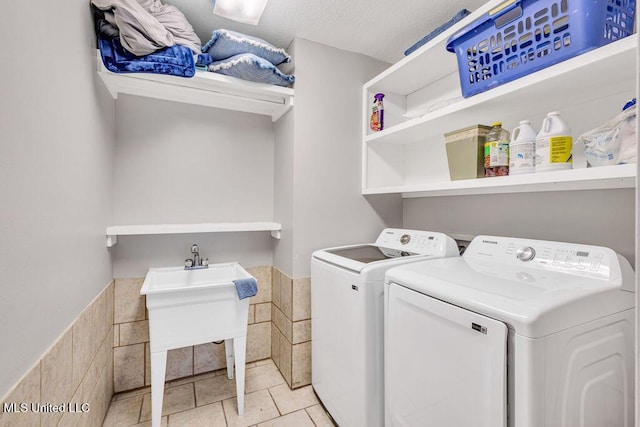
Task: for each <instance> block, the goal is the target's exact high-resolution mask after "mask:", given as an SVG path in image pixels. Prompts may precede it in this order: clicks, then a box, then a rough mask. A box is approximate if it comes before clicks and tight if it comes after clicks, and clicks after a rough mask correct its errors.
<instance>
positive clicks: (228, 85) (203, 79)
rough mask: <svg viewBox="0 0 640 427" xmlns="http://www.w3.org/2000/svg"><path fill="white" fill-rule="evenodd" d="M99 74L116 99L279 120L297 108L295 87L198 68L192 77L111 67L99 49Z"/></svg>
mask: <svg viewBox="0 0 640 427" xmlns="http://www.w3.org/2000/svg"><path fill="white" fill-rule="evenodd" d="M97 69H98V75H99V76H100V78H101V79H102V81H103V82H104V84H105V86H106V87H107V89H108V90H109V93H110V94H111V96H112V97H113V98H114V99H118V95H119V94H121V93H124V94H127V95H136V96H145V97H149V98H156V99H164V100H168V101H174V102H182V103H186V104H193V105H201V106H205V107H215V108H222V109H227V110H234V111H242V112H247V113H254V114H261V115H267V116H271V119H272V120H273V121H274V122H275V121H277V120H278V119H279V118H280V117H282V116H283V115H284V114H285V113H287V111H289V110H290V109H291V108H292V107H293V97H294V90H293V89H291V88H284V87H280V86H274V85H268V84H264V83H254V82H249V81H246V80H242V79H238V78H235V77H229V76H225V75H222V74H216V73H210V72H208V71H200V70H196V74H195V76H193V77H191V78H184V77H176V76H166V75H162V74H149V73H127V74H117V73H112V72H110V71H109V70H107V69H106V68H105V66H104V64H103V63H102V58H101V57H100V52H99V51H97Z"/></svg>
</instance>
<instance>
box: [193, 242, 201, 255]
mask: <svg viewBox="0 0 640 427" xmlns="http://www.w3.org/2000/svg"><path fill="white" fill-rule="evenodd" d="M199 251H200V248H199V247H198V245H196V244H195V243H194V244H193V245H191V253H192V254H197V253H198V252H199Z"/></svg>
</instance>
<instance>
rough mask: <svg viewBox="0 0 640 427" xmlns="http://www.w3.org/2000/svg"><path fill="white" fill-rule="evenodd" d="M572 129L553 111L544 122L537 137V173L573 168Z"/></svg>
mask: <svg viewBox="0 0 640 427" xmlns="http://www.w3.org/2000/svg"><path fill="white" fill-rule="evenodd" d="M571 154H572V138H571V129H570V128H569V126H568V125H567V124H566V123H565V122H564V121H563V120H562V119H561V118H560V113H558V112H557V111H552V112H551V113H548V114H547V117H546V118H545V119H544V120H543V121H542V126H541V128H540V132H539V133H538V136H536V158H535V162H536V165H535V167H536V172H541V171H548V170H562V169H571V168H572V155H571Z"/></svg>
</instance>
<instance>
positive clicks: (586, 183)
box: [363, 164, 637, 198]
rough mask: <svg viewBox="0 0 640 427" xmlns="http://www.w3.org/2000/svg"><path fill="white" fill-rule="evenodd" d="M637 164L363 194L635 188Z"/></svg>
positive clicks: (447, 182)
mask: <svg viewBox="0 0 640 427" xmlns="http://www.w3.org/2000/svg"><path fill="white" fill-rule="evenodd" d="M636 169H637V165H636V164H628V165H613V166H601V167H594V168H582V169H569V170H562V171H553V172H539V173H531V174H522V175H511V176H504V177H491V178H478V179H467V180H459V181H444V182H431V183H425V184H420V185H406V186H394V187H378V188H369V189H365V190H364V191H363V194H365V195H368V194H388V193H401V194H402V197H403V198H413V197H436V196H459V195H473V194H498V193H527V192H539V191H568V190H594V189H605V188H634V187H635V186H636Z"/></svg>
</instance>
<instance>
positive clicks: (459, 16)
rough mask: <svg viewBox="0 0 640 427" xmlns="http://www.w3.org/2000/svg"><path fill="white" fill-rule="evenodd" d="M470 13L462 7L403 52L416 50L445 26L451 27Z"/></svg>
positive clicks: (407, 52) (444, 28)
mask: <svg viewBox="0 0 640 427" xmlns="http://www.w3.org/2000/svg"><path fill="white" fill-rule="evenodd" d="M470 13H471V12H469V11H468V10H467V9H462V10H461V11H460V12H458V13H456V14H455V15H454V16H453V18H451V19H449V20H448V21H447V22H445V23H444V24H442V25H440V26H439V27H438V28H436V29H435V30H433V31H431V32H430V33H429V34H427V35H426V36H424V37H423V38H422V39H420V41H418V42H417V43H416V44H414V45H413V46H411V47H410V48H409V49H407V50H405V51H404V54H405V55H409V54H411V53H412V52H414V51H416V50H418V49H419V48H420V47H422V46H424V45H425V44H427V42H428V41H429V40H431V39H433V38H434V37H435V36H437V35H438V34H441V33H442V32H444V30H446V29H447V28H449V27H451V26H452V25H453V24H455V23H456V22H458V21H460V20H461V19H462V18H464V17H465V16H467V15H468V14H470Z"/></svg>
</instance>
